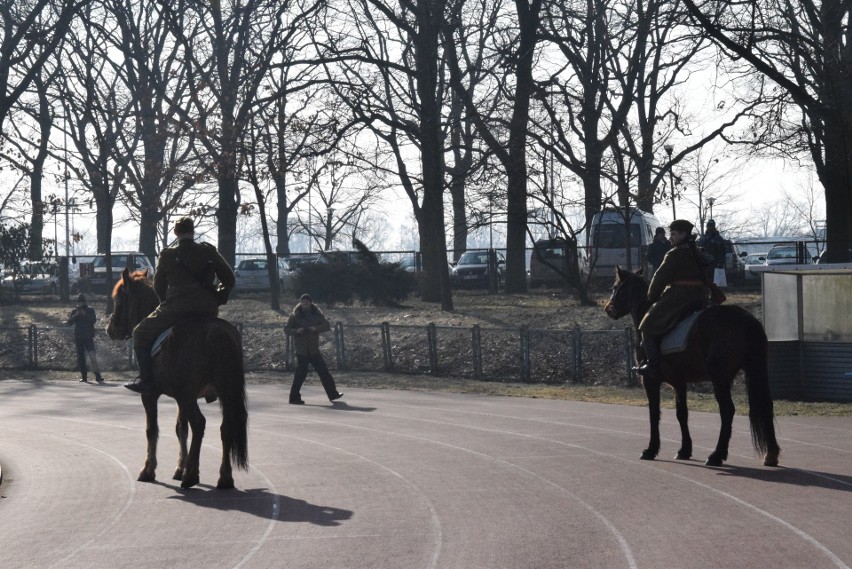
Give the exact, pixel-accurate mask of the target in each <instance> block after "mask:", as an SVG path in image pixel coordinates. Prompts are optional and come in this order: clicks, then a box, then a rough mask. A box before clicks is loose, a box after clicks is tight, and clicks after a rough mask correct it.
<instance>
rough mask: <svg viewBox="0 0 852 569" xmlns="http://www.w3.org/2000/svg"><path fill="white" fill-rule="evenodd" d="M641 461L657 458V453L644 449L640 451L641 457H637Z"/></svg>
mask: <svg viewBox="0 0 852 569" xmlns="http://www.w3.org/2000/svg"><path fill="white" fill-rule="evenodd" d="M639 458H640V459H641V460H654V459H655V458H657V453H656V452H655V451H651V450H650V449H645V450H643V451H642V456H640V457H639Z"/></svg>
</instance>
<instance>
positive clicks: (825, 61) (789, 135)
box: [683, 0, 852, 262]
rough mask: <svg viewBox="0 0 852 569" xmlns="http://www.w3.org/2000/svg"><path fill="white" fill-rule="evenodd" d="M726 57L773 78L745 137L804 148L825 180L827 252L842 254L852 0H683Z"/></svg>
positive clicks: (849, 156) (850, 133)
mask: <svg viewBox="0 0 852 569" xmlns="http://www.w3.org/2000/svg"><path fill="white" fill-rule="evenodd" d="M683 2H684V5H685V6H686V7H687V9H688V10H689V13H690V15H691V16H692V17H693V18H694V20H695V22H696V24H697V25H699V26H701V27H702V28H703V29H704V30H705V31H706V32H707V33H708V34H709V35H710V36H711V37H712V38H713V39H714V41H715V42H716V43H717V45H719V46H720V47H721V48H722V49H723V50H724V51H725V52H726V53H727V54H729V56H730V57H732V58H735V59H738V60H742V61H745V62H748V63H749V64H750V65H751V66H752V67H753V69H754V70H755V71H756V72H757V73H758V74H760V75H762V76H764V77H766V78H767V79H769V80H770V81H772V82H773V83H774V84H775V85H776V86H777V87H778V90H779V92H780V95H781V96H780V97H778V98H776V99H775V100H773V101H772V103H773V104H772V105H768V106H767V108H766V111H765V112H764V113H763V114H761V116H760V119H759V120H758V121H757V122H756V123H755V124H754V126H753V128H752V130H751V134H752V136H751V140H749V142H750V143H757V144H758V145H759V146H761V147H763V148H770V149H776V150H777V149H780V150H781V151H782V152H784V153H786V154H788V155H795V154H800V153H802V152H803V151H805V152H807V153H809V155H810V158H811V160H812V161H813V163H814V166H815V169H816V172H817V175H818V176H819V179H820V182H821V183H822V185H823V187H824V188H825V202H826V240H827V252H826V258H827V260H828V261H829V262H842V261H846V260H848V259H849V244H850V243H852V195H850V194H852V192H850V188H852V129H850V128H849V126H848V125H850V124H852V56H850V52H849V46H848V45H847V43H848V34H849V19H850V16H852V5H850V3H849V2H847V1H845V0H766V1H764V2H746V3H743V2H738V1H735V0H683Z"/></svg>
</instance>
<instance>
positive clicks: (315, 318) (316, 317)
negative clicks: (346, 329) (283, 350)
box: [284, 304, 331, 356]
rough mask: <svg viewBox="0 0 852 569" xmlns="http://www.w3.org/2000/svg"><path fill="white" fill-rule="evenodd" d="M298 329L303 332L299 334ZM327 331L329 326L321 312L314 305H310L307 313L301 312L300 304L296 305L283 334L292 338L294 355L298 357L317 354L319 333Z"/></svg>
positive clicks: (329, 328)
mask: <svg viewBox="0 0 852 569" xmlns="http://www.w3.org/2000/svg"><path fill="white" fill-rule="evenodd" d="M311 326H313V327H314V330H313V331H311V330H309V328H310V327H311ZM299 328H304V331H302V332H301V333H299V332H298V330H299ZM329 330H331V324H329V323H328V320H326V319H325V316H323V313H322V311H321V310H320V309H319V308H318V307H317V306H316V305H315V304H311V308H310V309H309V310H307V311H305V310H302V305H301V304H297V305H296V308H294V309H293V313H292V314H290V318H288V319H287V325H286V326H285V327H284V333H285V334H287V335H288V336H293V340H294V343H295V344H296V355H298V356H313V355H317V354H319V353H320V349H319V335H320V333H321V332H328V331H329Z"/></svg>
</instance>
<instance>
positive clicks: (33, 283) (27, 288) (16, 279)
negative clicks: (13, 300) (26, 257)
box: [0, 261, 78, 294]
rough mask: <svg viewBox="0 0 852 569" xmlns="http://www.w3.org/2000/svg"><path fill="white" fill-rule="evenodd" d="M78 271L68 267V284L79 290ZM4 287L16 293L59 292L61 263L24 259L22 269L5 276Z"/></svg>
mask: <svg viewBox="0 0 852 569" xmlns="http://www.w3.org/2000/svg"><path fill="white" fill-rule="evenodd" d="M77 279H78V273H77V271H76V270H75V269H74V267H73V266H71V265H69V267H68V286H69V288H70V290H71V292H72V293H76V292H77ZM0 286H2V287H3V288H5V289H7V290H10V291H14V292H15V293H16V294H59V265H57V264H56V262H55V261H24V262H23V263H21V270H20V271H19V272H18V273H17V274H15V273H11V272H10V273H8V274H7V275H6V276H5V277H3V280H2V284H0Z"/></svg>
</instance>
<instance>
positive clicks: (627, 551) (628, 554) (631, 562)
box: [261, 414, 638, 569]
mask: <svg viewBox="0 0 852 569" xmlns="http://www.w3.org/2000/svg"><path fill="white" fill-rule="evenodd" d="M261 415H262V416H263V415H264V414H261ZM299 420H300V421H301V422H305V423H314V424H324V425H335V426H345V427H348V428H355V429H361V430H365V431H372V432H376V433H383V434H386V435H392V436H397V437H402V438H409V439H413V440H417V441H422V442H427V443H430V444H434V445H437V446H443V447H447V448H451V449H453V450H457V451H459V452H464V453H468V454H473V455H475V456H479V457H482V458H486V459H488V460H492V461H495V462H499V463H501V464H504V465H506V466H508V467H510V468H515V469H517V470H520V471H522V472H525V473H526V474H528V475H529V476H532V477H534V478H537V479H539V480H541V481H543V482H545V483H547V484H550V485H551V486H553V487H554V488H556V489H558V490H560V491H561V492H563V493H564V494H567V495H568V497H569V498H571V499H572V500H574V501H575V502H577V503H578V504H580V505H581V506H583V507H584V508H586V509H587V510H588V511H589V512H590V513H591V514H592V515H594V516H595V517H596V518H598V520H600V521H601V523H603V525H604V526H605V527H606V528H607V529H608V530H609V531H610V532H611V533H612V534H613V536H614V537H615V540H616V541H617V542H618V544H619V547H620V548H621V551H622V553H623V555H624V558H625V560H626V562H627V566H628V567H629V568H630V569H637V568H638V565H637V564H636V559H635V558H634V556H633V551H632V550H631V548H630V544H629V543H627V540H626V539H625V537H624V535H623V534H622V533H621V532H620V531H619V530H618V528H617V527H616V526H615V525H614V524H613V523H612V522H611V521H610V520H609V519H608V518H607V517H606V516H604V515H603V514H602V513H601V512H599V511H598V510H596V509H595V508H594V506H592V505H591V504H589V503H588V502H586V501H585V500H583V499H582V498H580V497H579V496H577V495H575V494H574V493H572V492H571V491H570V490H568V489H567V488H564V487H562V486H559V485H558V484H556V483H555V482H553V481H552V480H549V479H548V478H545V477H544V476H542V475H540V474H537V473H535V472H532V471H531V470H529V469H526V468H524V467H522V466H519V465H517V464H514V463H512V462H509V461H507V460H503V459H501V458H497V457H495V456H491V455H487V454H484V453H481V452H477V451H475V450H471V449H467V448H464V447H460V446H456V445H452V444H449V443H444V442H440V441H436V440H433V439H428V438H425V437H417V436H414V435H407V434H403V433H395V432H393V431H386V430H383V429H376V428H374V427H364V426H362V425H351V424H348V423H335V422H331V421H320V420H314V419H307V418H299ZM481 430H486V429H481ZM264 432H267V433H269V434H272V432H271V431H264ZM291 438H294V439H296V440H305V441H307V442H312V443H314V444H319V445H323V446H329V445H325V444H324V443H320V442H317V441H313V440H310V439H299V438H298V437H291ZM569 446H576V445H569ZM329 448H335V449H337V447H331V446H329ZM577 448H582V447H577ZM337 450H340V451H342V452H346V453H349V454H352V455H354V456H361V455H358V454H356V453H353V452H351V451H347V450H345V449H337ZM361 458H363V459H364V460H367V461H369V462H372V463H373V464H376V466H379V467H380V468H384V469H386V470H388V471H389V472H393V473H394V474H396V475H397V476H400V477H401V478H402V479H403V480H405V478H404V477H402V476H401V475H399V474H397V473H396V472H395V471H393V470H391V469H389V468H388V467H387V466H384V465H382V464H380V463H377V462H375V461H373V460H371V459H369V458H366V457H361ZM409 483H410V482H409ZM411 484H412V486H413V487H414V488H417V486H416V485H414V484H413V483H411ZM417 489H418V490H420V489H419V488H417ZM430 509H431V504H430ZM433 512H434V509H433ZM436 561H437V558H436V557H435V558H433V563H432V564H430V567H434V566H435V564H434V562H436Z"/></svg>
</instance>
